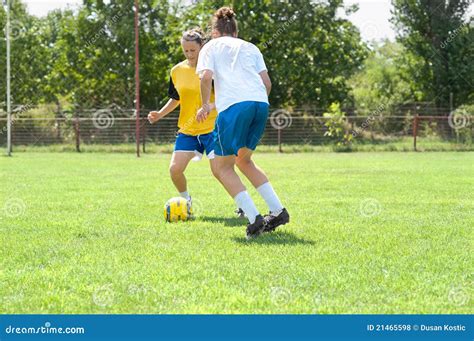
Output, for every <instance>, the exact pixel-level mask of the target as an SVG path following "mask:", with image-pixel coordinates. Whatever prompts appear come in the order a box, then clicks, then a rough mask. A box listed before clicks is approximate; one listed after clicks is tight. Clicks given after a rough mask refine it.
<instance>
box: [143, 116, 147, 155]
mask: <svg viewBox="0 0 474 341" xmlns="http://www.w3.org/2000/svg"><path fill="white" fill-rule="evenodd" d="M146 122H147V120H146V119H144V120H143V125H142V127H143V129H142V141H143V142H142V143H143V153H146V150H145V142H146V134H147V130H148V129H147V128H148V127H147V124H146Z"/></svg>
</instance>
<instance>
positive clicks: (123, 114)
mask: <svg viewBox="0 0 474 341" xmlns="http://www.w3.org/2000/svg"><path fill="white" fill-rule="evenodd" d="M37 110H38V109H37V108H31V107H17V108H16V109H15V111H14V113H13V124H12V144H13V148H15V146H16V147H19V146H21V147H34V146H55V145H68V146H73V147H74V148H73V149H74V150H76V151H87V150H88V148H89V147H90V146H92V145H127V144H130V145H133V144H136V130H135V111H134V110H132V109H129V110H124V109H121V108H119V107H113V108H110V107H109V108H106V109H100V110H88V111H84V112H80V113H69V112H61V113H59V114H58V113H53V114H51V115H49V117H44V113H42V114H38V113H36V111H37ZM322 112H323V111H322V110H317V109H316V110H286V109H276V110H271V114H270V115H269V118H268V122H267V127H266V130H265V133H264V136H263V138H262V140H261V142H260V143H261V144H262V145H268V146H275V148H276V149H277V150H279V151H284V150H285V148H286V146H293V147H296V146H326V147H334V146H335V147H338V148H348V147H351V148H354V147H355V146H359V148H360V147H361V146H369V145H371V146H379V147H380V148H381V149H383V147H384V146H386V148H385V149H388V150H390V149H391V148H395V149H400V148H401V149H403V150H407V149H412V150H426V149H436V148H431V147H432V146H433V144H435V145H436V146H443V147H442V148H441V147H440V149H447V147H449V146H451V147H454V148H458V147H462V148H463V149H470V148H471V146H472V137H473V135H474V134H473V133H474V131H473V130H474V127H473V125H472V121H473V117H472V116H471V115H469V114H456V115H453V114H444V115H443V113H440V114H441V115H436V116H435V115H420V114H419V113H414V114H412V112H404V115H391V116H387V115H384V113H378V112H376V111H373V112H372V114H369V115H364V116H346V117H343V119H342V120H341V121H339V123H334V122H335V121H334V117H327V116H321V115H322ZM345 112H351V111H350V110H345ZM352 112H354V111H352ZM445 112H446V113H449V111H445ZM147 113H148V111H145V110H144V111H143V112H141V113H140V134H139V136H140V137H139V138H140V144H141V145H142V149H143V151H146V150H147V147H149V146H155V145H170V144H172V143H173V142H174V139H175V136H176V132H177V120H178V113H177V112H174V113H171V114H170V115H169V116H167V117H165V118H163V119H162V120H160V121H159V122H158V123H156V124H154V125H151V124H149V123H148V121H147V119H146V114H147ZM38 115H41V116H38ZM331 122H333V124H332V125H331V124H330V123H331ZM334 124H336V128H339V130H338V133H336V134H335V135H334V133H333V134H332V135H333V136H328V135H329V134H328V133H329V132H330V128H329V127H330V126H334ZM5 145H6V116H5V113H4V112H3V113H2V112H0V146H2V147H5ZM394 146H395V147H394ZM397 146H398V147H400V148H396V147H397ZM427 147H428V148H427ZM27 149H28V148H27ZM288 149H289V150H296V149H295V148H288ZM111 150H112V149H111Z"/></svg>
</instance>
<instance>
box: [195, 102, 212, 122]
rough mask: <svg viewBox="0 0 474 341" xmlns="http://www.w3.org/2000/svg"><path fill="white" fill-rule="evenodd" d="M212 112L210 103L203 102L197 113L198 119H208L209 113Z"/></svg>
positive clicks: (199, 120)
mask: <svg viewBox="0 0 474 341" xmlns="http://www.w3.org/2000/svg"><path fill="white" fill-rule="evenodd" d="M210 112H211V107H210V105H209V104H203V105H202V108H200V109H199V110H198V112H197V114H196V120H197V121H198V122H199V123H201V122H203V121H205V120H206V119H207V117H208V116H209V113H210Z"/></svg>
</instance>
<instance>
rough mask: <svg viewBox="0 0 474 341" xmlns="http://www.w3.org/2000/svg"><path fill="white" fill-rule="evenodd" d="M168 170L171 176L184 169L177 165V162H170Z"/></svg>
mask: <svg viewBox="0 0 474 341" xmlns="http://www.w3.org/2000/svg"><path fill="white" fill-rule="evenodd" d="M169 171H170V175H171V176H176V175H181V174H183V172H184V169H183V167H181V166H179V165H178V164H176V163H172V164H170V168H169Z"/></svg>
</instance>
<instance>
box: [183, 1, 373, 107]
mask: <svg viewBox="0 0 474 341" xmlns="http://www.w3.org/2000/svg"><path fill="white" fill-rule="evenodd" d="M224 5H228V2H225V1H209V0H204V1H200V2H198V3H197V4H195V5H194V7H193V8H192V9H190V10H188V11H187V16H186V17H187V20H188V21H190V22H193V20H194V22H196V21H200V24H201V25H203V24H204V25H206V24H208V22H209V19H210V18H211V15H212V13H213V12H214V11H215V10H216V9H217V8H219V7H221V6H224ZM232 5H233V8H234V9H235V11H236V13H237V19H238V21H239V36H240V37H242V38H243V39H246V40H248V41H250V42H252V43H254V44H255V45H257V46H258V47H259V48H260V49H261V50H262V53H263V55H264V57H265V61H266V64H267V67H268V69H269V73H270V76H271V77H272V81H273V89H272V93H271V97H270V102H271V105H272V106H274V107H277V106H286V105H291V106H298V107H302V106H316V107H329V105H330V104H331V103H333V102H341V103H343V102H345V101H347V99H348V91H349V88H348V87H347V85H346V79H348V78H349V77H350V76H351V75H352V74H353V73H355V72H356V71H357V69H358V68H359V67H360V66H361V64H362V62H363V60H364V58H365V57H366V53H367V48H366V46H365V45H364V44H363V43H362V41H361V39H360V34H359V31H358V30H357V28H356V27H355V26H354V25H353V24H352V23H351V22H349V21H348V20H346V19H341V18H339V17H338V16H337V10H338V9H340V8H341V7H342V5H343V2H342V0H331V1H327V2H324V3H322V2H321V3H316V2H314V1H311V0H301V1H298V2H296V1H271V0H265V1H257V0H245V1H244V0H234V1H232Z"/></svg>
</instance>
